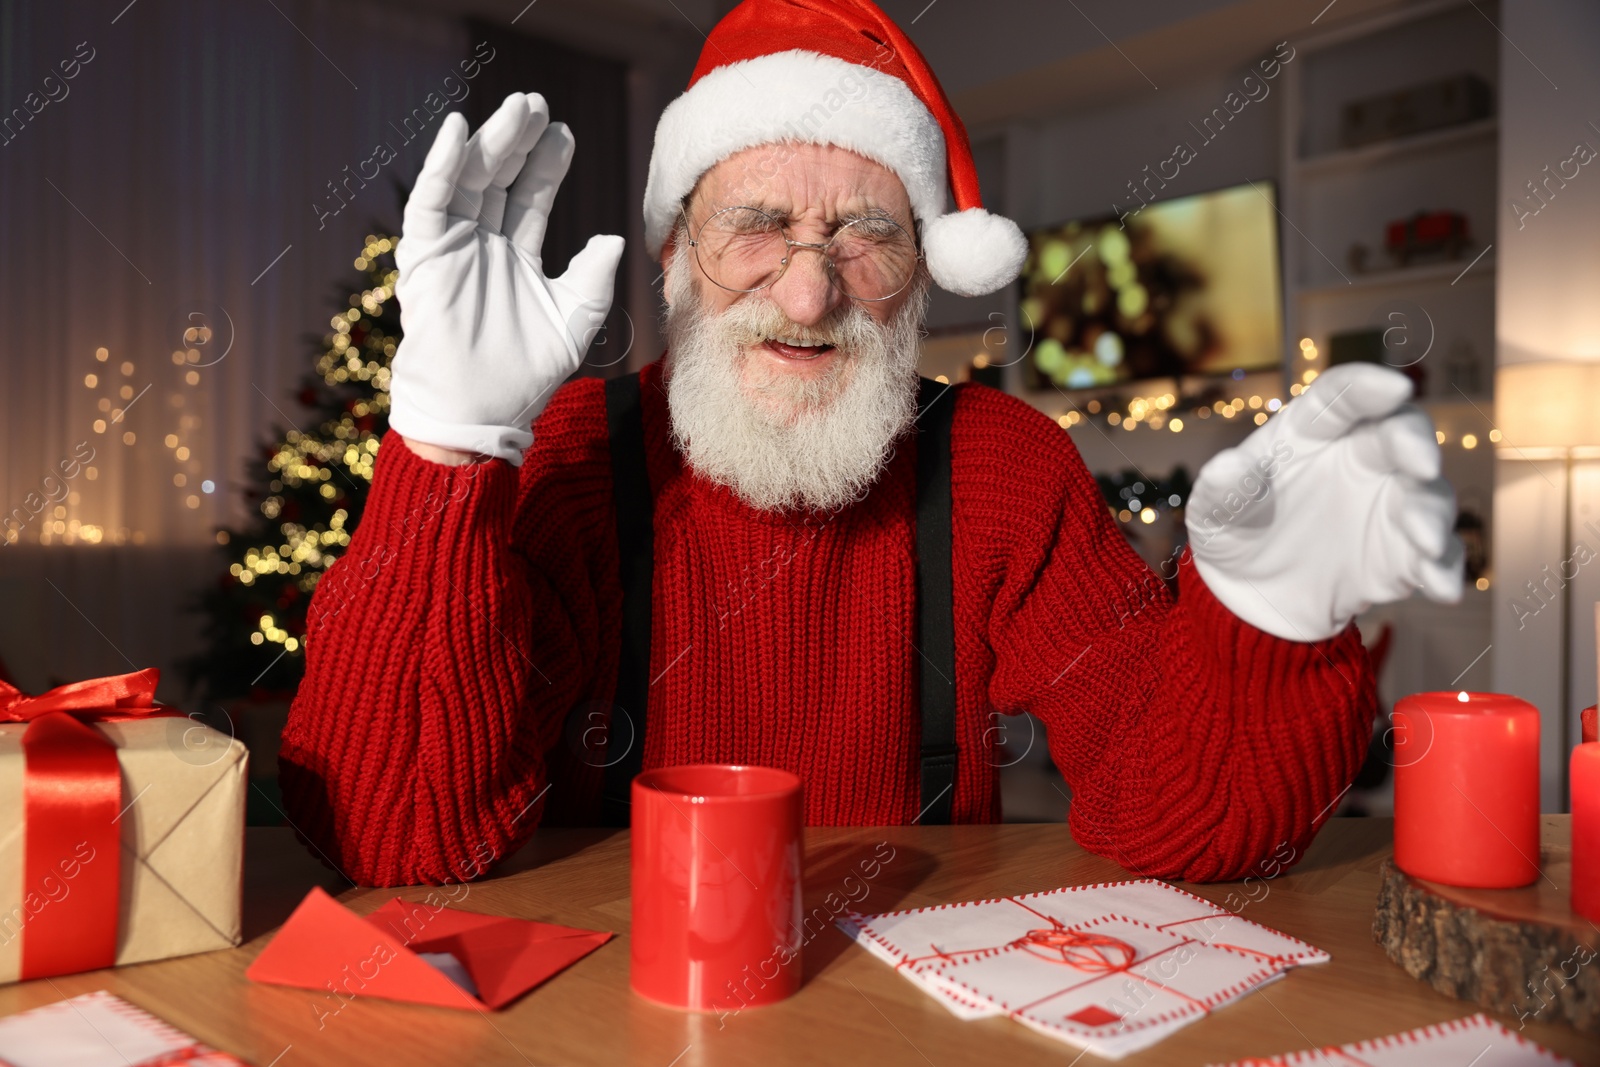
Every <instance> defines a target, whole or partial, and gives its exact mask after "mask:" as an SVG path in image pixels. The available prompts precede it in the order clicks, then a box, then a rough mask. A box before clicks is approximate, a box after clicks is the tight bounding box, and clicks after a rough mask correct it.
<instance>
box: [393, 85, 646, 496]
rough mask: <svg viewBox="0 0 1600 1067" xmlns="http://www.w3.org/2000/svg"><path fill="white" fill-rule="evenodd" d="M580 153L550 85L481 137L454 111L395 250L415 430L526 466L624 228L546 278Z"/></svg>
mask: <svg viewBox="0 0 1600 1067" xmlns="http://www.w3.org/2000/svg"><path fill="white" fill-rule="evenodd" d="M572 150H573V139H572V134H571V133H570V132H569V131H568V130H567V128H566V126H564V125H562V124H561V123H559V122H551V121H550V115H549V109H548V107H547V106H546V105H545V102H544V97H542V96H539V95H537V94H533V95H527V96H525V95H523V94H522V93H512V94H511V95H510V96H508V97H506V100H505V103H504V104H502V105H501V106H500V109H499V110H498V111H496V112H495V113H494V115H493V116H491V117H490V118H489V121H487V122H485V123H484V124H483V126H482V127H481V128H480V129H479V130H478V132H477V133H475V134H473V135H472V137H471V138H470V139H469V138H468V137H467V122H466V119H464V118H462V117H461V115H460V114H458V113H455V112H452V113H451V114H449V115H447V116H445V120H444V122H443V124H442V125H441V126H440V127H439V135H438V136H437V137H436V138H434V142H433V147H432V148H430V149H429V150H428V158H427V160H426V161H424V163H423V164H422V171H421V173H419V174H418V175H417V184H416V188H415V189H414V190H412V193H411V199H410V200H409V201H408V202H407V203H406V211H405V228H404V231H403V233H402V239H401V241H400V244H399V246H398V247H397V248H396V250H395V262H396V264H397V265H398V266H399V268H400V277H399V280H398V282H397V283H396V285H395V294H396V295H397V296H398V297H399V298H400V324H401V326H402V328H403V329H404V331H405V336H404V337H403V338H402V339H401V341H400V347H399V350H398V351H396V352H395V355H394V360H393V363H392V365H391V379H390V399H391V402H392V407H391V410H390V414H389V423H390V425H392V426H393V427H394V428H395V429H396V430H398V431H400V433H401V434H403V435H404V436H405V437H407V438H409V439H412V440H416V441H423V442H426V443H428V444H432V445H439V446H441V447H444V448H454V449H458V450H460V451H463V452H477V453H482V454H485V455H491V456H498V457H500V458H501V459H505V460H509V461H510V462H511V463H513V464H519V465H520V464H521V463H522V454H523V452H524V451H525V450H526V449H527V448H528V446H529V445H531V444H532V443H533V432H532V430H531V429H530V427H531V426H532V423H533V420H534V419H535V418H536V417H537V416H538V414H539V412H540V411H542V410H543V409H544V405H545V404H546V403H547V402H548V401H549V399H550V395H551V394H552V393H553V392H555V389H556V387H557V386H558V385H560V384H561V383H562V382H563V381H564V380H565V379H566V378H567V376H568V375H570V374H571V373H572V372H573V371H575V370H577V369H578V364H579V363H581V362H582V360H583V353H584V351H585V350H586V349H587V348H588V347H589V342H590V341H591V340H593V339H594V335H595V333H596V332H597V331H598V330H599V329H600V326H601V324H602V322H603V321H604V320H605V317H606V313H607V312H608V311H609V310H610V309H611V291H612V282H613V278H614V276H615V274H616V271H617V261H618V260H619V259H621V258H622V238H621V237H613V236H597V237H591V238H590V239H589V243H588V245H587V246H586V247H585V248H584V249H583V251H581V252H579V253H578V254H577V255H575V256H573V257H572V262H571V263H570V264H569V265H568V267H567V272H566V273H565V274H563V275H562V276H561V277H559V278H548V277H546V276H545V273H544V267H543V263H542V261H541V258H540V257H541V255H542V248H543V245H544V233H545V224H546V221H547V220H548V219H549V216H550V202H551V201H552V200H554V199H555V195H556V188H557V187H558V186H559V185H560V184H561V179H562V178H563V177H564V176H565V175H566V173H567V165H568V164H569V163H570V162H571V161H572Z"/></svg>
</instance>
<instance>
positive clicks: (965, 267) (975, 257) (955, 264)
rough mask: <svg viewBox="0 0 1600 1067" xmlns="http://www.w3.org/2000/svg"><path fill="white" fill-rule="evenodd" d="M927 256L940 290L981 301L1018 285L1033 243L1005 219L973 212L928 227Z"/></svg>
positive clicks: (924, 229) (942, 218)
mask: <svg viewBox="0 0 1600 1067" xmlns="http://www.w3.org/2000/svg"><path fill="white" fill-rule="evenodd" d="M922 254H923V258H924V259H926V260H927V261H928V273H929V274H932V275H933V280H934V281H935V282H938V283H939V287H940V288H941V289H945V290H948V291H949V292H952V293H955V294H956V295H958V296H982V295H984V294H985V293H992V292H994V291H995V290H996V289H999V288H1001V287H1002V286H1006V285H1010V284H1011V283H1012V282H1013V281H1015V280H1016V278H1017V275H1018V274H1020V273H1021V272H1022V264H1023V263H1024V262H1026V260H1027V258H1028V240H1027V238H1025V237H1023V236H1022V231H1021V230H1020V229H1018V228H1017V224H1016V223H1014V222H1012V221H1011V220H1010V219H1008V218H1006V217H1005V216H1004V215H991V214H990V213H989V212H987V211H985V210H983V208H981V207H973V208H968V209H967V210H965V211H957V212H954V213H952V214H949V215H940V216H939V217H938V218H936V219H932V220H930V221H928V222H925V223H923V226H922Z"/></svg>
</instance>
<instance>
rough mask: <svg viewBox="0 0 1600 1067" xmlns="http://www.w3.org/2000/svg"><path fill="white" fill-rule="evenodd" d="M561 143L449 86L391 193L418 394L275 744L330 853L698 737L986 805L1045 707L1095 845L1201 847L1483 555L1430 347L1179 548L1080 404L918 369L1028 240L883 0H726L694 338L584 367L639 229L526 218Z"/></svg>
mask: <svg viewBox="0 0 1600 1067" xmlns="http://www.w3.org/2000/svg"><path fill="white" fill-rule="evenodd" d="M573 144H574V142H573V137H572V134H571V133H570V132H569V131H568V130H567V128H566V127H565V126H563V125H561V124H560V123H558V122H552V121H550V119H549V115H548V113H547V109H546V106H545V102H544V100H543V99H542V98H541V97H539V96H537V95H527V96H524V95H520V94H519V95H514V96H512V97H510V98H509V99H508V100H506V101H505V104H504V105H503V106H502V107H501V108H500V109H499V111H498V112H497V113H496V114H495V115H494V116H493V117H492V118H490V119H489V121H488V122H486V123H485V124H484V126H483V127H482V128H481V129H480V130H478V131H477V132H476V133H474V134H473V135H472V136H471V137H469V136H468V135H467V129H466V123H465V122H464V120H463V119H462V118H461V116H460V115H451V116H449V117H448V118H447V119H446V121H445V122H444V124H443V125H442V127H441V129H440V132H439V135H438V138H437V140H436V142H435V143H434V145H433V147H432V149H431V151H430V152H429V154H428V157H427V161H426V163H425V164H424V166H423V169H422V171H421V174H420V176H419V178H418V180H417V184H416V188H415V191H414V192H413V194H412V197H411V200H410V202H409V204H408V205H407V208H406V217H405V227H404V236H403V240H402V242H401V244H400V246H399V250H398V252H397V258H398V261H399V266H400V279H399V284H398V289H397V292H398V295H399V297H400V300H401V302H402V308H403V312H402V316H403V322H404V326H405V339H404V341H403V342H402V344H401V346H400V350H399V352H398V353H397V354H396V356H395V359H394V366H393V383H392V384H393V389H392V396H393V413H392V420H391V421H392V426H393V430H392V432H391V433H390V434H389V435H388V436H387V437H386V438H385V439H384V442H383V449H382V453H381V456H380V458H379V460H378V463H377V469H376V472H375V475H374V479H373V485H372V491H371V496H370V499H369V501H368V503H367V507H366V511H365V514H364V515H363V516H362V519H361V523H360V526H359V528H358V530H357V531H356V533H355V535H354V538H353V539H352V541H351V544H350V546H349V549H348V551H347V553H346V554H345V556H344V558H343V559H341V560H340V562H339V563H338V564H337V565H335V566H334V567H333V568H332V569H331V570H330V571H329V572H328V574H327V575H326V576H325V577H324V578H323V580H322V582H321V584H320V585H319V587H318V589H317V593H316V597H315V599H314V600H313V602H312V605H311V610H310V620H309V631H308V640H307V643H306V646H307V671H306V677H305V681H304V683H303V684H302V685H301V687H300V691H299V695H298V697H297V699H296V700H295V704H294V710H293V714H292V716H291V719H290V722H289V725H288V728H287V730H286V731H285V733H284V742H283V751H282V756H281V775H282V784H283V789H284V794H285V798H286V800H287V803H288V805H289V812H290V815H291V818H292V819H293V821H294V823H295V824H296V826H297V827H298V828H299V829H300V830H301V831H302V832H303V833H304V834H305V835H306V836H307V837H308V838H309V839H310V840H311V841H312V842H313V844H314V845H315V846H316V847H317V848H318V849H319V850H320V851H321V852H322V853H323V855H324V856H325V857H327V858H328V859H329V860H330V861H332V862H333V863H335V864H337V865H338V866H339V867H340V868H341V869H343V870H344V871H345V872H346V873H348V874H349V875H350V876H352V877H354V878H357V879H359V880H361V881H363V882H365V883H368V884H374V885H389V884H396V883H413V882H425V881H438V880H446V879H457V878H462V877H472V876H475V875H477V874H480V873H482V872H483V871H484V870H485V869H486V868H487V865H488V863H489V862H492V860H494V859H497V858H500V857H504V856H506V855H508V854H509V853H511V852H512V851H514V850H515V849H516V848H517V847H518V846H519V845H520V844H521V843H522V842H523V841H524V840H526V839H527V838H528V837H529V836H530V835H531V834H533V833H536V832H537V830H536V828H537V827H538V826H539V825H541V824H552V823H557V822H569V823H570V822H587V823H594V822H599V821H609V822H614V823H625V822H626V817H627V814H626V812H627V809H626V805H625V799H626V796H627V792H626V787H627V782H628V779H629V777H630V776H631V774H632V773H635V772H636V771H637V770H638V769H639V768H640V767H656V766H663V765H670V764H683V763H699V762H714V763H752V764H763V765H768V766H773V767H781V768H785V769H787V770H790V771H793V772H794V773H796V774H797V775H799V776H800V778H801V779H802V780H803V781H804V784H805V811H806V816H807V819H808V821H810V822H812V823H819V824H822V823H834V824H882V823H914V822H919V821H920V822H922V823H929V822H993V821H995V820H997V819H999V817H1000V814H1001V812H1000V795H999V789H998V781H997V779H998V772H997V770H996V763H997V762H999V761H998V760H997V759H996V758H995V752H994V747H993V746H994V738H995V731H994V730H993V725H994V722H995V716H997V715H1015V714H1018V713H1020V712H1025V711H1026V712H1032V713H1033V714H1035V715H1037V716H1039V718H1040V719H1042V720H1043V722H1044V723H1045V725H1046V727H1047V728H1048V739H1049V747H1050V754H1051V756H1052V757H1053V758H1054V760H1055V763H1056V766H1057V767H1058V768H1059V769H1060V771H1061V773H1062V775H1063V776H1064V778H1065V780H1066V782H1067V783H1068V785H1069V786H1070V787H1071V794H1072V799H1071V808H1070V816H1069V817H1070V822H1071V826H1072V830H1073V833H1074V835H1075V836H1076V838H1077V840H1078V841H1079V842H1080V843H1081V844H1082V845H1083V846H1084V847H1086V848H1089V849H1092V850H1093V851H1095V852H1098V853H1101V854H1103V855H1105V856H1108V857H1110V858H1112V859H1114V860H1116V861H1117V862H1118V863H1120V864H1122V865H1124V866H1126V867H1127V868H1129V869H1130V870H1133V871H1136V872H1139V873H1142V874H1148V875H1156V876H1173V877H1183V878H1188V879H1193V880H1206V879H1224V878H1232V877H1239V876H1241V875H1244V874H1246V873H1248V872H1250V871H1251V870H1252V869H1253V868H1254V867H1255V865H1256V864H1257V863H1258V862H1259V861H1260V860H1261V859H1262V858H1263V857H1266V856H1268V855H1271V854H1275V853H1276V854H1277V855H1279V856H1282V855H1285V854H1292V855H1298V854H1299V853H1300V852H1301V851H1303V847H1304V845H1305V844H1306V842H1307V841H1308V840H1309V839H1310V837H1311V835H1312V834H1313V833H1314V832H1315V830H1316V829H1317V827H1318V826H1319V825H1320V823H1321V822H1322V821H1323V820H1324V819H1326V818H1327V817H1328V815H1329V814H1330V813H1331V812H1332V810H1333V808H1334V807H1335V805H1336V802H1337V800H1338V798H1339V796H1340V795H1341V793H1342V791H1343V790H1344V789H1345V787H1346V786H1347V784H1348V783H1349V782H1350V780H1351V778H1352V777H1353V776H1354V775H1355V773H1356V771H1357V769H1358V767H1359V765H1360V763H1361V760H1362V757H1363V754H1364V752H1365V750H1366V743H1367V739H1368V736H1369V732H1370V729H1371V725H1372V720H1373V715H1374V706H1375V698H1374V685H1373V678H1372V675H1371V671H1370V667H1369V665H1368V662H1367V657H1366V653H1365V652H1364V651H1363V649H1362V647H1361V643H1360V640H1359V638H1358V636H1357V634H1356V631H1355V629H1354V627H1353V626H1351V625H1350V620H1351V618H1352V616H1354V615H1355V614H1356V613H1357V612H1359V611H1361V610H1362V609H1363V608H1365V607H1366V606H1367V605H1369V604H1371V603H1374V602H1379V601H1384V600H1391V599H1395V598H1399V597H1403V596H1406V595H1409V594H1410V593H1411V592H1412V591H1414V590H1416V589H1417V588H1419V587H1420V588H1422V589H1423V590H1425V591H1426V592H1427V593H1428V594H1430V595H1432V596H1435V597H1438V598H1442V599H1450V598H1453V597H1456V596H1458V595H1459V590H1460V581H1461V578H1460V563H1459V546H1458V545H1457V544H1456V543H1455V541H1454V538H1453V537H1452V536H1451V534H1450V524H1451V519H1452V517H1453V512H1454V508H1453V502H1452V496H1451V493H1450V490H1449V488H1448V487H1447V486H1446V485H1445V484H1444V483H1443V482H1442V481H1441V480H1440V479H1439V454H1438V448H1437V446H1436V444H1435V442H1434V436H1433V432H1432V428H1431V426H1430V425H1429V423H1428V421H1427V419H1426V417H1425V416H1423V415H1422V414H1420V413H1419V412H1417V411H1416V410H1415V409H1412V408H1410V407H1407V406H1405V401H1406V399H1407V398H1408V396H1409V385H1408V383H1407V381H1406V379H1405V378H1403V377H1402V376H1400V375H1398V374H1395V373H1393V372H1392V371H1388V370H1385V369H1383V368H1380V367H1376V366H1366V367H1347V368H1336V369H1334V370H1332V371H1330V372H1329V373H1327V374H1325V375H1324V376H1323V377H1322V378H1321V380H1319V381H1318V382H1317V384H1316V386H1315V387H1314V388H1312V389H1311V390H1309V391H1308V392H1307V393H1306V394H1305V395H1304V396H1302V397H1301V398H1299V399H1298V400H1295V401H1294V402H1293V403H1291V404H1289V405H1288V407H1287V408H1286V409H1285V410H1283V411H1282V412H1281V413H1279V414H1278V416H1277V417H1276V418H1274V419H1273V420H1272V421H1270V422H1268V423H1267V424H1266V425H1264V426H1262V427H1261V428H1260V429H1258V430H1256V431H1255V432H1254V433H1253V434H1252V435H1251V436H1250V437H1249V438H1248V439H1247V440H1246V441H1245V442H1244V443H1243V444H1242V445H1240V446H1239V447H1237V448H1234V449H1230V450H1228V451H1227V452H1224V453H1222V454H1221V455H1218V456H1217V457H1215V458H1214V459H1212V460H1211V461H1210V462H1209V463H1208V464H1207V465H1206V466H1205V468H1204V470H1203V471H1202V472H1201V475H1200V478H1199V481H1198V484H1197V485H1196V488H1195V491H1194V494H1193V496H1192V498H1191V501H1190V506H1189V523H1190V528H1191V542H1192V549H1191V552H1192V555H1191V554H1186V555H1185V556H1184V557H1183V559H1182V560H1181V561H1180V562H1179V563H1178V564H1177V566H1176V582H1175V585H1176V588H1175V590H1172V589H1169V587H1168V585H1167V584H1166V583H1165V582H1163V581H1162V580H1161V579H1160V578H1158V577H1157V576H1156V575H1154V574H1153V573H1152V572H1151V571H1150V570H1149V568H1147V567H1146V566H1145V565H1144V564H1143V563H1142V562H1141V561H1140V560H1139V559H1138V557H1137V556H1136V555H1135V554H1134V553H1133V552H1132V551H1131V550H1130V548H1129V546H1128V545H1127V543H1126V542H1125V540H1124V539H1123V536H1122V534H1121V532H1120V531H1119V530H1118V528H1117V526H1116V525H1115V523H1114V522H1113V521H1112V520H1111V518H1110V517H1109V516H1108V514H1107V511H1106V508H1105V506H1104V504H1103V503H1102V500H1101V497H1100V493H1099V490H1098V488H1097V487H1096V484H1095V482H1094V479H1093V478H1092V477H1091V476H1090V475H1089V473H1088V471H1087V470H1086V469H1085V468H1084V465H1083V462H1082V461H1081V460H1080V459H1079V457H1078V454H1077V452H1076V451H1075V449H1074V448H1073V444H1072V441H1071V439H1070V438H1069V437H1068V436H1067V435H1066V434H1065V433H1063V432H1062V431H1061V430H1060V429H1059V428H1058V427H1057V426H1056V424H1055V423H1053V422H1052V421H1050V420H1049V419H1048V418H1046V417H1045V416H1044V415H1041V414H1040V413H1038V412H1036V411H1035V410H1033V409H1032V408H1030V407H1028V406H1027V405H1025V404H1023V403H1021V402H1019V401H1017V400H1014V399H1012V398H1011V397H1009V396H1006V395H1005V394H1003V393H1000V392H997V391H995V390H992V389H987V388H984V387H982V386H978V385H961V386H957V387H955V388H951V389H948V390H946V389H944V388H943V387H931V388H930V384H931V383H926V382H922V383H919V379H918V376H917V371H916V368H917V356H918V336H919V328H920V325H921V321H922V316H923V310H924V306H925V300H926V295H927V292H928V288H929V286H930V284H938V285H940V286H942V287H943V288H945V289H947V290H951V291H954V292H956V293H961V294H968V295H972V294H981V293H987V292H992V291H994V290H996V289H998V288H1000V287H1001V286H1004V285H1006V284H1008V283H1010V282H1011V281H1012V280H1013V279H1015V277H1016V276H1017V273H1018V271H1019V270H1020V268H1021V266H1022V264H1023V261H1024V259H1025V257H1026V254H1027V248H1026V244H1025V242H1024V240H1023V238H1022V236H1021V234H1020V233H1019V232H1018V230H1017V228H1016V226H1015V225H1014V224H1012V223H1011V222H1010V221H1009V220H1006V219H1003V218H1000V217H997V216H994V215H991V214H989V213H987V212H985V211H984V210H983V208H982V207H981V204H980V199H979V191H978V185H977V180H976V177H975V173H974V169H973V163H972V157H971V151H970V148H969V146H968V143H967V138H966V134H965V131H964V130H963V128H962V125H961V122H960V120H959V119H958V118H957V117H956V115H955V113H954V111H953V110H952V109H951V107H950V104H949V101H948V100H947V99H946V98H945V96H944V94H943V92H942V90H941V89H940V87H939V84H938V82H937V81H936V80H935V78H934V76H933V74H932V73H931V72H930V71H929V69H928V67H927V64H926V62H925V60H924V59H923V58H922V56H921V55H920V54H919V53H918V52H917V50H916V48H915V47H914V46H913V45H912V44H911V42H910V41H909V40H908V39H907V38H906V36H905V35H904V34H903V33H902V32H901V31H900V30H899V28H897V27H896V26H895V25H894V24H893V23H892V22H891V21H890V20H889V19H888V18H887V17H886V16H885V15H884V14H883V13H882V12H881V11H879V10H878V9H877V8H876V7H874V6H873V5H872V4H871V3H869V2H867V0H746V2H745V3H743V4H741V5H740V6H739V7H737V8H736V9H735V10H734V11H733V12H732V13H731V14H729V15H728V16H727V17H726V18H725V19H723V21H722V22H721V23H720V24H719V25H718V26H717V27H716V29H715V30H714V31H713V32H712V34H711V35H710V37H709V38H708V39H707V42H706V47H705V50H704V53H703V54H702V56H701V58H700V63H699V66H698V67H697V68H696V70H695V72H694V76H693V78H692V79H691V81H690V85H689V88H688V90H687V91H686V92H685V93H684V94H683V95H682V96H681V97H679V98H678V99H677V100H676V101H674V102H673V103H672V105H671V106H669V107H668V108H667V110H666V112H665V113H664V114H663V115H662V118H661V121H660V125H659V126H658V128H657V132H656V141H655V150H654V154H653V155H652V157H651V161H650V175H649V183H648V186H647V188H646V191H645V204H644V213H645V234H646V242H647V246H648V248H649V251H650V253H651V255H652V256H655V257H657V258H659V260H660V263H661V267H662V270H663V271H664V272H665V297H666V304H667V311H666V326H665V329H666V336H667V340H668V349H667V352H666V353H665V354H664V355H663V356H662V357H661V358H660V359H659V360H658V361H656V362H655V363H652V364H650V365H649V366H647V367H645V368H644V369H643V371H641V372H639V373H638V374H634V375H628V376H625V377H622V378H619V379H616V380H614V381H613V382H610V383H603V382H601V381H599V380H597V379H591V378H583V379H578V380H575V381H572V382H568V383H567V384H565V385H563V384H562V383H563V382H564V381H565V380H566V379H567V377H568V376H569V375H570V374H571V373H572V372H573V371H574V370H575V369H576V368H577V367H578V365H579V363H580V361H581V359H582V357H583V352H584V349H585V347H586V345H587V344H588V342H589V341H590V339H591V338H592V335H593V332H594V330H595V327H596V324H598V323H599V322H600V321H601V320H602V319H603V317H604V316H605V313H606V311H607V309H608V308H609V306H610V301H611V292H612V279H613V275H614V273H615V269H616V265H617V262H618V259H619V257H620V256H621V254H622V239H621V238H619V237H609V236H603V237H596V238H594V239H592V240H591V241H590V242H589V244H588V246H587V247H586V248H585V249H584V250H583V251H582V252H580V253H579V254H578V255H577V256H576V257H574V258H573V260H572V262H571V264H570V265H569V266H568V268H567V270H566V273H564V274H562V275H561V276H559V277H551V276H550V275H549V274H548V273H547V272H546V269H545V265H544V263H543V261H542V259H541V244H542V241H543V237H544V232H545V225H546V219H547V217H548V214H549V212H550V210H551V204H552V201H553V200H554V198H555V194H556V188H557V186H558V185H559V184H560V182H561V179H562V176H563V175H564V173H565V172H566V169H567V164H568V161H569V160H570V159H571V156H572V152H573ZM1285 847H1287V848H1288V849H1290V850H1292V851H1290V852H1288V853H1285V852H1283V851H1282V850H1283V849H1284V848H1285Z"/></svg>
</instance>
